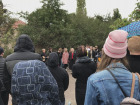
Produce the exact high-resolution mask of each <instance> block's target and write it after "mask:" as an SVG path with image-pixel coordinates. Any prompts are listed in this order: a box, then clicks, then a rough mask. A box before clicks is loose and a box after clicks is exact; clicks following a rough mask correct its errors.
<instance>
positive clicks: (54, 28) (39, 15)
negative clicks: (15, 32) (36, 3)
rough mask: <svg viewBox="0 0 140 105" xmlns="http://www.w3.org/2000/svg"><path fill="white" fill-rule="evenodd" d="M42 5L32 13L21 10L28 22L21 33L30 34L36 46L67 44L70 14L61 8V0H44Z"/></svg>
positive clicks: (46, 46) (21, 29) (54, 46)
mask: <svg viewBox="0 0 140 105" xmlns="http://www.w3.org/2000/svg"><path fill="white" fill-rule="evenodd" d="M41 2H42V3H43V5H42V7H41V8H39V9H37V10H36V11H34V12H32V13H31V14H28V13H27V12H26V13H23V12H21V13H20V15H21V17H24V18H25V19H26V20H27V22H28V24H27V25H25V26H22V27H20V28H19V31H20V34H22V33H25V34H28V35H30V37H31V38H32V39H33V41H34V43H35V44H36V46H41V47H45V48H48V47H50V46H51V47H53V48H58V47H60V46H67V45H68V42H69V41H67V42H66V41H65V40H67V39H68V38H69V33H71V29H70V28H69V26H68V22H69V16H68V14H67V11H66V10H63V9H61V6H62V3H60V0H42V1H41Z"/></svg>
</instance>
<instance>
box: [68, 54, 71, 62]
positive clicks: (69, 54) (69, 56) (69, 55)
mask: <svg viewBox="0 0 140 105" xmlns="http://www.w3.org/2000/svg"><path fill="white" fill-rule="evenodd" d="M70 54H71V53H69V59H68V60H69V61H70Z"/></svg>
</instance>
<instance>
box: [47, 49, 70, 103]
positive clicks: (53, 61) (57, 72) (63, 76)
mask: <svg viewBox="0 0 140 105" xmlns="http://www.w3.org/2000/svg"><path fill="white" fill-rule="evenodd" d="M58 64H59V58H58V55H57V53H55V52H52V53H51V54H50V56H49V59H48V68H49V70H50V72H51V73H52V75H53V77H54V78H55V80H56V82H57V84H58V87H59V97H60V99H61V102H62V103H63V105H65V97H64V91H66V90H67V88H68V85H69V76H68V73H67V72H66V70H65V69H64V68H61V67H58Z"/></svg>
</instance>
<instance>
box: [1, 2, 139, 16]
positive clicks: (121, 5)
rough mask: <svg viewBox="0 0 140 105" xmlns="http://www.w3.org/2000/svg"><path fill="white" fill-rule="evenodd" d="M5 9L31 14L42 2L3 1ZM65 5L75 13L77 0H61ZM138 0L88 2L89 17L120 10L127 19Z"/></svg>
mask: <svg viewBox="0 0 140 105" xmlns="http://www.w3.org/2000/svg"><path fill="white" fill-rule="evenodd" d="M2 1H3V4H4V5H5V8H7V9H8V10H10V11H12V12H14V13H17V12H21V11H23V12H25V11H28V12H29V13H31V12H32V11H35V10H36V9H37V8H40V7H41V6H42V4H41V3H40V0H2ZM60 1H61V2H63V3H64V4H65V5H64V6H62V8H63V9H65V10H67V11H68V13H75V12H76V8H77V0H60ZM136 3H137V0H86V8H87V15H88V16H89V17H94V15H95V14H100V15H106V14H107V13H111V15H112V14H113V9H115V8H118V9H119V11H120V14H121V15H122V17H123V18H127V17H128V15H129V14H131V12H132V11H133V10H134V8H135V7H136V5H135V4H136ZM12 17H16V18H18V17H19V16H18V15H15V14H14V15H12Z"/></svg>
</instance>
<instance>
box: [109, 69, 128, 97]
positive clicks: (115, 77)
mask: <svg viewBox="0 0 140 105" xmlns="http://www.w3.org/2000/svg"><path fill="white" fill-rule="evenodd" d="M107 70H108V71H109V72H110V74H111V75H112V76H113V78H114V79H115V81H116V83H117V84H118V86H119V88H120V89H121V91H122V93H123V95H124V96H125V97H127V95H126V94H125V92H124V91H123V89H122V88H121V86H120V84H119V82H118V80H117V79H116V77H115V76H114V74H113V73H112V72H111V71H110V70H109V69H107Z"/></svg>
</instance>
